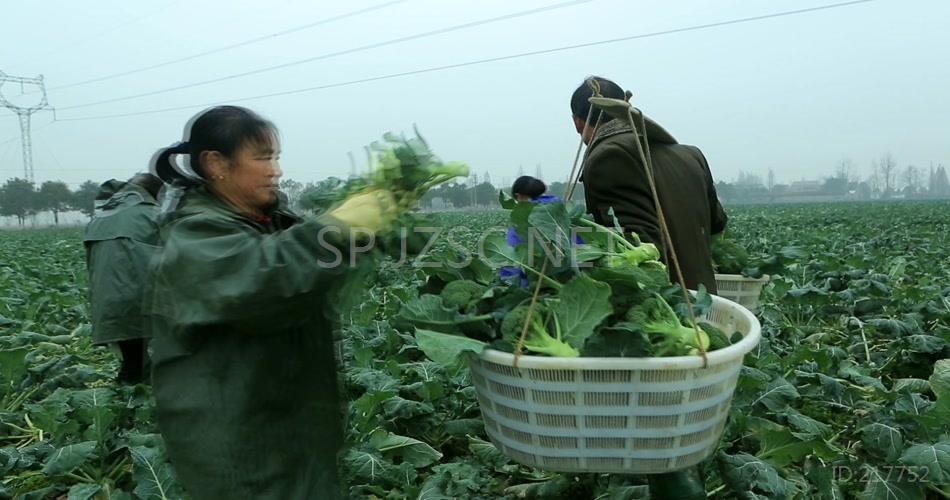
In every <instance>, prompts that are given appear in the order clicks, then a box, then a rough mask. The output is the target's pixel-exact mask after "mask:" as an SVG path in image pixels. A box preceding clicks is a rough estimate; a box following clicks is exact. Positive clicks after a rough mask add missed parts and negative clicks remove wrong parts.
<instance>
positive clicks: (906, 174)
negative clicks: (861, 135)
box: [716, 153, 950, 203]
mask: <svg viewBox="0 0 950 500" xmlns="http://www.w3.org/2000/svg"><path fill="white" fill-rule="evenodd" d="M716 191H717V194H718V195H719V198H720V199H721V200H723V202H727V203H728V202H794V201H809V200H813V201H821V200H897V199H908V200H913V199H938V198H950V181H948V179H947V169H946V167H944V166H943V165H940V164H938V165H936V166H930V167H929V168H927V169H924V168H920V167H917V166H915V165H907V166H905V167H903V168H900V167H899V166H898V164H897V161H895V159H894V157H893V155H891V154H890V153H887V154H884V155H882V156H881V157H880V158H879V159H878V160H875V161H874V162H872V164H871V165H870V168H869V170H868V171H867V173H866V175H864V176H862V175H861V174H860V173H859V172H858V171H857V169H856V168H855V166H854V163H853V162H852V161H851V160H847V159H845V160H841V161H840V162H839V163H838V164H837V165H836V167H835V169H834V171H833V172H832V173H830V175H828V176H826V177H824V178H822V179H819V180H799V181H794V182H791V183H788V184H779V183H776V182H775V172H774V171H773V170H772V169H769V171H768V174H767V176H766V177H765V178H764V179H763V177H762V176H761V175H756V174H752V173H748V172H740V173H739V176H738V177H737V178H736V179H735V180H733V181H732V182H725V181H718V182H716Z"/></svg>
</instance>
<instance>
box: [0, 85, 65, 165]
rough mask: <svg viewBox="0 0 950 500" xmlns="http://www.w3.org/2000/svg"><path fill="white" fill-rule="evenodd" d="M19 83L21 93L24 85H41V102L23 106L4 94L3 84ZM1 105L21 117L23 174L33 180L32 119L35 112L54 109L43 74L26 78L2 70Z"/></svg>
mask: <svg viewBox="0 0 950 500" xmlns="http://www.w3.org/2000/svg"><path fill="white" fill-rule="evenodd" d="M7 82H11V83H19V84H20V93H21V94H23V87H24V85H35V86H37V87H39V92H40V95H41V97H40V102H39V103H37V104H34V105H32V106H21V105H18V104H14V103H12V102H10V101H9V100H8V99H7V98H6V97H5V96H4V95H3V84H4V83H7ZM0 105H3V107H5V108H7V109H9V110H10V111H13V112H14V113H16V115H17V117H19V119H20V145H21V146H22V148H23V175H24V177H25V178H26V180H28V181H30V182H33V141H32V140H31V137H30V120H31V118H32V116H33V113H36V112H38V111H42V110H44V109H50V110H51V109H53V108H52V107H51V106H50V105H49V103H48V102H47V101H46V85H45V84H44V83H43V75H40V76H38V77H36V78H26V77H21V76H12V75H8V74H6V73H4V72H3V71H0Z"/></svg>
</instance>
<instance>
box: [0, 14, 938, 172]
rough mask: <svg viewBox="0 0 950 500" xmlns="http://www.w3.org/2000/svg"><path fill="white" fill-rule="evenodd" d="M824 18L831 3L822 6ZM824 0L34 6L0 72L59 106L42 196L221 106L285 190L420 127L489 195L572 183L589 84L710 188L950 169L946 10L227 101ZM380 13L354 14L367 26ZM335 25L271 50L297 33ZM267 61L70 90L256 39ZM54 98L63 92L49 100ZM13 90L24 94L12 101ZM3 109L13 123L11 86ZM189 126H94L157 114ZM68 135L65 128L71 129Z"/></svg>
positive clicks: (258, 56)
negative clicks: (663, 133) (28, 83)
mask: <svg viewBox="0 0 950 500" xmlns="http://www.w3.org/2000/svg"><path fill="white" fill-rule="evenodd" d="M837 1H840V0H837ZM561 3H564V4H567V5H566V6H563V7H561V8H555V9H551V10H547V11H544V12H538V13H535V14H531V15H525V16H520V17H514V18H510V19H507V20H503V21H498V22H493V23H488V24H482V25H478V26H474V27H470V28H467V29H459V30H455V31H452V32H448V33H443V34H437V35H433V36H427V37H422V38H417V39H414V40H411V41H406V42H401V43H393V44H388V45H386V46H383V47H379V48H373V49H370V50H363V51H358V52H352V53H348V54H345V55H339V56H335V57H328V58H323V59H320V60H316V61H313V62H309V63H304V64H296V65H292V66H288V67H285V68H282V69H277V70H273V71H265V72H260V73H257V74H254V75H251V76H244V77H237V78H232V79H229V80H226V81H221V82H216V83H210V84H205V85H199V86H193V87H191V88H187V89H181V90H175V91H169V92H162V93H157V94H155V95H151V96H147V97H141V98H135V99H123V100H120V101H116V102H112V103H103V104H96V105H90V106H84V105H85V104H89V103H95V102H98V101H103V100H108V99H120V98H125V97H128V96H134V95H137V94H142V93H148V92H153V91H161V90H164V89H169V88H172V87H179V86H185V85H190V84H194V83H198V82H203V81H207V80H212V79H216V78H221V77H225V76H229V75H235V74H238V73H244V72H248V71H254V70H258V69H261V68H266V67H269V66H274V65H279V64H284V63H291V62H294V61H299V60H301V59H307V58H313V57H317V56H321V55H324V54H329V53H333V52H337V51H344V50H347V49H352V48H357V47H360V46H365V45H369V44H374V43H379V42H385V41H387V40H392V39H397V38H400V37H405V36H410V35H416V34H420V33H424V32H428V31H433V30H438V29H442V28H448V27H453V26H457V25H461V24H465V23H470V22H473V21H479V20H484V19H490V18H494V17H500V16H504V15H507V14H513V13H517V12H521V11H525V10H530V9H536V8H539V7H545V6H554V5H558V4H561ZM833 3H836V0H824V1H818V0H769V1H764V0H759V1H753V0H717V1H708V0H707V1H700V0H675V1H669V2H647V1H643V0H591V1H588V2H573V3H571V2H567V1H566V0H544V1H542V0H519V1H518V2H513V1H500V0H482V1H479V2H473V1H468V2H461V1H450V0H404V1H392V0H351V1H349V2H333V3H330V2H317V1H313V0H271V1H269V2H262V1H260V0H257V1H253V2H252V1H249V0H230V1H214V2H211V1H197V0H196V1H185V0H174V1H172V0H148V1H145V0H141V1H135V2H127V1H120V0H90V1H85V2H75V1H71V0H70V1H67V0H44V1H42V2H4V6H3V10H2V12H3V14H2V15H3V17H4V21H3V30H2V31H0V70H2V71H4V72H6V73H8V74H11V75H17V76H30V77H32V76H36V75H38V74H42V75H43V76H44V77H45V79H46V84H47V87H48V88H49V89H50V90H49V102H50V104H51V105H53V106H55V107H56V108H57V115H56V116H57V119H58V120H60V121H56V122H52V120H53V115H52V113H50V112H42V113H39V114H37V115H35V116H34V124H33V125H34V138H33V142H34V158H35V172H36V181H37V183H40V182H43V181H46V180H51V179H61V180H63V181H66V182H67V183H69V184H70V185H72V186H74V187H75V186H76V185H78V184H79V183H81V182H82V181H84V180H87V179H91V180H94V181H96V182H101V181H103V180H106V179H108V178H110V177H117V178H126V177H128V176H130V175H131V174H133V173H135V172H136V171H140V170H144V169H145V168H147V162H148V159H149V158H150V156H151V155H152V153H153V152H154V150H155V149H156V148H158V147H161V146H164V145H167V144H169V143H171V142H174V141H176V140H180V139H181V133H182V127H183V125H184V124H185V122H186V121H187V120H188V119H189V118H190V117H191V116H192V115H193V114H195V113H197V112H198V111H201V110H202V109H204V108H205V107H206V105H208V104H212V103H226V102H235V104H240V105H244V106H247V107H250V108H252V109H254V110H256V111H258V112H260V113H261V114H263V115H265V116H266V117H268V118H270V119H272V120H273V121H274V122H275V123H276V124H277V125H278V127H279V128H280V129H281V133H282V137H283V151H284V152H283V156H282V161H281V163H282V167H283V169H284V172H285V178H287V177H289V178H293V179H297V180H300V181H303V182H307V181H314V180H318V179H321V178H324V177H327V176H330V175H338V176H345V175H347V174H348V173H349V171H350V161H349V159H348V156H347V155H348V152H353V154H354V155H355V157H356V159H357V163H358V164H359V165H360V166H362V165H363V163H364V153H363V147H364V146H365V145H366V144H368V143H369V142H371V141H373V140H375V139H377V138H378V137H379V136H380V135H382V134H383V133H384V132H386V131H397V132H398V131H405V132H407V133H410V132H411V130H412V125H413V124H414V123H415V124H418V126H419V127H420V129H421V131H422V132H423V134H424V135H425V136H426V138H427V139H428V140H429V142H430V144H431V145H432V147H433V148H434V149H435V151H436V153H437V154H439V155H440V156H441V157H442V158H443V159H446V160H461V161H466V162H468V163H469V164H470V165H471V166H472V168H473V169H474V170H475V171H476V172H477V173H478V174H479V176H482V175H483V174H484V173H486V172H488V173H490V174H491V179H492V181H493V182H494V183H496V184H500V183H501V182H502V181H506V180H507V181H510V180H512V179H514V177H515V176H516V175H517V172H518V168H519V166H520V167H522V168H523V169H524V171H525V172H526V173H529V174H533V173H534V172H535V169H536V167H537V165H539V164H540V165H541V171H542V173H543V177H544V178H545V179H546V180H549V181H553V180H560V179H563V178H565V177H566V176H567V174H568V172H569V171H570V167H571V162H572V160H573V157H574V151H575V149H576V147H577V140H578V138H577V135H576V133H575V132H574V129H573V126H572V124H571V121H570V111H569V106H568V101H569V97H570V94H571V92H572V91H573V89H574V88H575V86H576V85H577V84H579V83H580V82H581V81H582V80H583V78H584V77H585V76H587V75H589V74H599V75H602V76H606V77H608V78H611V79H614V80H615V81H617V82H618V83H620V84H621V85H622V86H623V87H625V88H628V89H630V90H632V91H633V92H634V94H635V96H634V102H635V104H636V105H637V106H639V107H641V108H642V109H643V110H644V111H645V112H646V113H647V114H648V115H651V116H652V117H653V118H654V119H656V120H657V121H658V122H660V123H661V124H663V125H664V126H665V127H666V128H667V129H668V130H669V131H670V132H671V133H672V134H673V135H674V136H675V137H676V138H677V139H678V140H679V141H680V142H683V143H688V144H695V145H697V146H699V147H700V148H702V150H703V151H704V152H705V154H706V156H707V158H708V160H709V163H710V166H711V167H712V170H713V175H714V176H715V177H716V178H717V179H724V180H730V179H733V178H735V177H736V176H737V175H738V173H739V172H740V171H752V172H762V173H764V172H765V171H766V169H768V168H773V169H774V170H775V172H776V176H777V179H778V181H780V182H789V181H793V180H797V179H801V178H818V177H821V176H823V175H827V174H829V173H831V172H832V171H833V170H834V167H835V165H836V164H837V163H838V162H839V161H840V160H842V159H843V158H850V159H852V160H853V161H854V163H855V165H856V166H857V167H858V169H860V170H865V169H867V168H868V166H869V165H870V163H871V162H872V161H873V160H874V159H876V158H878V157H879V156H880V155H882V154H883V153H885V152H891V153H892V154H893V155H894V157H895V158H896V160H897V161H898V163H899V164H900V165H901V166H902V167H903V166H905V165H908V164H915V165H917V166H921V167H924V168H928V167H929V166H930V165H931V162H933V164H937V163H943V164H945V165H950V139H948V132H950V125H948V117H950V95H948V94H950V91H948V90H947V89H948V88H950V64H948V61H950V30H948V29H947V21H948V20H950V2H948V1H947V0H901V1H898V0H876V1H871V2H866V3H859V4H856V5H850V6H844V7H840V8H834V9H827V10H820V11H814V12H808V13H802V14H798V15H791V16H785V17H777V18H770V19H763V20H758V21H753V22H746V23H738V24H729V25H724V26H719V27H712V28H708V29H700V30H693V31H686V32H678V33H671V34H666V35H661V36H652V37H644V38H638V39H632V40H628V41H621V42H616V43H609V44H602V45H596V46H590V47H585V48H578V49H574V50H565V51H559V52H553V53H546V54H541V55H533V56H528V57H521V58H515V59H507V60H501V61H496V62H488V63H484V64H475V65H469V66H464V67H457V68H450V69H444V70H439V71H431V72H424V73H418V74H413V75H407V76H399V77H394V78H388V79H381V80H376V81H370V82H365V83H356V84H352V85H347V86H339V87H334V88H328V89H322V90H315V91H310V92H304V93H295V94H290V95H284V96H276V97H268V98H262V99H254V100H242V101H239V102H238V101H235V100H237V99H241V98H247V97H252V96H259V95H263V94H272V93H279V92H285V91H293V90H297V89H303V88H308V87H318V86H325V85H330V84H337V83H344V82H350V81H354V80H361V79H368V78H373V77H379V76H384V75H391V74H398V73H404V72H412V71H415V70H423V69H427V68H433V67H440V66H446V65H453V64H457V63H464V62H469V61H477V60H484V59H490V58H496V57H500V56H507V55H512V54H518V53H524V52H532V51H540V50H545V49H551V48H556V47H563V46H570V45H576V44H584V43H589V42H596V41H601V40H609V39H616V38H623V37H630V36H633V35H638V34H648V33H655V32H663V31H669V30H677V29H681V28H687V27H692V26H697V25H706V24H711V23H718V22H723V21H730V20H735V19H742V18H749V17H755V16H763V15H768V14H773V13H779V12H786V11H791V10H798V9H805V8H809V7H817V6H822V5H829V4H833ZM383 4H388V5H384V6H383V7H380V8H377V9H375V10H372V9H371V10H367V9H369V8H371V7H374V6H380V5H383ZM360 10H364V11H365V12H363V13H359V14H354V15H351V16H349V17H345V18H343V19H339V20H336V21H330V22H327V23H324V24H320V25H317V26H313V27H311V28H308V29H302V30H298V31H295V32H292V33H290V34H285V35H281V36H272V37H268V35H273V34H279V33H281V32H286V31H288V30H291V29H293V28H297V27H301V26H303V25H307V24H313V23H316V22H318V21H321V20H324V19H330V18H334V17H339V16H341V15H345V14H348V13H353V12H355V11H360ZM265 37H266V39H265V40H263V41H259V42H255V43H251V44H247V45H244V46H241V47H238V48H234V49H231V50H226V51H221V52H217V53H214V54H212V55H206V56H202V57H194V58H191V59H189V60H187V61H183V62H180V63H176V64H172V65H168V66H164V67H161V68H157V69H152V70H148V71H140V72H135V73H133V74H129V75H126V76H122V77H114V78H108V79H103V80H102V81H98V82H94V83H89V84H86V85H78V86H70V85H72V84H75V83H77V82H83V81H86V80H90V79H97V78H100V77H104V76H109V75H114V74H116V73H122V72H127V71H132V70H137V69H140V68H143V67H146V66H151V65H155V64H159V63H163V62H166V61H172V60H176V59H182V58H186V57H190V56H194V55H197V54H200V53H203V52H207V51H212V50H215V49H219V48H221V47H225V46H229V45H233V44H237V43H239V42H244V41H247V40H252V39H255V38H265ZM63 86H68V87H67V88H57V87H63ZM25 90H26V91H27V92H30V91H31V90H32V89H30V88H27V89H25ZM0 91H2V92H3V93H4V95H5V96H7V97H8V98H10V99H14V100H16V101H17V102H18V103H22V104H27V103H30V102H31V99H34V98H35V97H36V96H37V94H35V93H33V94H30V93H28V94H26V95H22V96H20V95H19V94H20V88H19V86H16V85H12V84H6V85H4V86H2V87H0ZM183 106H190V107H188V109H179V110H175V111H166V112H160V113H147V114H137V115H134V116H125V117H109V118H97V119H89V120H75V119H82V118H93V117H103V116H109V115H116V114H126V113H140V112H146V111H152V110H160V109H165V108H175V107H183ZM68 119H73V120H72V121H67V120H68ZM18 141H19V128H18V125H17V119H16V116H15V115H14V114H12V113H11V112H9V111H8V110H5V109H2V108H0V179H6V178H9V177H13V176H22V175H23V170H22V163H21V158H20V148H19V142H18Z"/></svg>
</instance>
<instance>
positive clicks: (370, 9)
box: [49, 0, 408, 90]
mask: <svg viewBox="0 0 950 500" xmlns="http://www.w3.org/2000/svg"><path fill="white" fill-rule="evenodd" d="M406 1H408V0H392V1H390V2H385V3H381V4H377V5H373V6H371V7H367V8H365V9H360V10H355V11H352V12H347V13H345V14H340V15H338V16H333V17H328V18H326V19H321V20H319V21H316V22H312V23H308V24H304V25H301V26H297V27H294V28H290V29H286V30H283V31H278V32H276V33H271V34H268V35H264V36H259V37H257V38H251V39H249V40H244V41H242V42H237V43H233V44H230V45H225V46H223V47H218V48H216V49H211V50H206V51H204V52H198V53H197V54H192V55H190V56H185V57H181V58H178V59H172V60H170V61H165V62H160V63H156V64H151V65H148V66H143V67H141V68H136V69H131V70H127V71H121V72H119V73H112V74H110V75H105V76H100V77H96V78H91V79H89V80H83V81H80V82H75V83H70V84H66V85H60V86H58V87H50V89H49V90H60V89H68V88H72V87H78V86H80V85H87V84H90V83H96V82H101V81H105V80H111V79H113V78H119V77H121V76H128V75H133V74H135V73H141V72H143V71H148V70H152V69H157V68H163V67H165V66H171V65H172V64H178V63H181V62H185V61H190V60H192V59H197V58H199V57H205V56H209V55H211V54H217V53H220V52H224V51H227V50H231V49H236V48H238V47H243V46H245V45H251V44H254V43H258V42H262V41H265V40H270V39H273V38H278V37H281V36H285V35H289V34H291V33H296V32H298V31H303V30H307V29H310V28H314V27H317V26H322V25H325V24H330V23H333V22H336V21H341V20H343V19H347V18H350V17H355V16H358V15H361V14H366V13H369V12H373V11H376V10H380V9H383V8H386V7H391V6H393V5H396V4H399V3H404V2H406Z"/></svg>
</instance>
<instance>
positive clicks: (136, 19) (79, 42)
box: [12, 0, 182, 67]
mask: <svg viewBox="0 0 950 500" xmlns="http://www.w3.org/2000/svg"><path fill="white" fill-rule="evenodd" d="M181 2H182V0H174V1H172V2H168V3H166V4H165V5H163V6H161V7H159V8H157V9H155V10H153V11H151V12H149V13H147V14H142V15H141V16H138V17H134V18H132V19H127V20H125V21H122V22H120V23H119V24H116V25H113V26H111V27H108V28H106V29H104V30H102V31H99V32H96V33H94V34H92V35H89V36H87V37H85V38H81V39H79V40H77V41H75V42H72V43H70V44H69V45H67V46H66V47H61V48H59V49H53V50H51V51H48V52H45V53H43V54H40V55H38V56H32V57H30V58H29V60H34V59H37V58H42V57H49V56H51V55H56V54H59V53H62V52H64V51H66V50H69V49H74V48H76V47H77V46H80V45H82V44H84V43H87V42H89V41H90V40H95V39H96V38H99V37H101V36H102V35H105V34H106V33H110V32H112V31H115V30H117V29H120V28H124V27H126V26H128V25H130V24H135V23H137V22H139V21H142V20H143V19H147V18H149V17H152V16H154V15H155V14H158V13H161V12H163V11H165V10H167V9H168V8H169V7H171V6H173V5H175V4H179V3H181ZM25 61H26V60H20V61H17V62H15V63H13V64H12V66H14V67H16V66H19V65H21V64H23V63H24V62H25Z"/></svg>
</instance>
